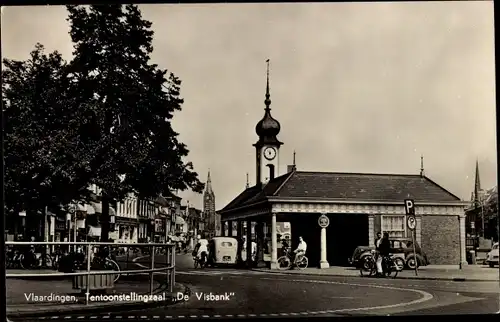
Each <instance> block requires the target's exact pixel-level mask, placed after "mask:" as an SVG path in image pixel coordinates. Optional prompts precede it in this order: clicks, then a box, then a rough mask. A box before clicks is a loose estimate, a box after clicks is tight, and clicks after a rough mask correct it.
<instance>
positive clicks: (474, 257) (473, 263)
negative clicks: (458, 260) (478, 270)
mask: <svg viewBox="0 0 500 322" xmlns="http://www.w3.org/2000/svg"><path fill="white" fill-rule="evenodd" d="M469 253H470V261H471V264H472V265H476V252H475V251H474V250H471V251H469Z"/></svg>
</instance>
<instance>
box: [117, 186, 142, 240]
mask: <svg viewBox="0 0 500 322" xmlns="http://www.w3.org/2000/svg"><path fill="white" fill-rule="evenodd" d="M138 209H139V200H138V199H137V197H136V196H135V195H134V194H132V193H131V194H128V195H127V197H126V198H125V199H124V200H123V201H122V202H118V203H116V218H115V230H114V232H113V235H114V236H113V237H115V238H113V239H114V240H115V241H116V242H118V243H137V240H138V229H139V223H138V216H137V212H138Z"/></svg>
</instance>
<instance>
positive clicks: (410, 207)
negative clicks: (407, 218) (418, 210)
mask: <svg viewBox="0 0 500 322" xmlns="http://www.w3.org/2000/svg"><path fill="white" fill-rule="evenodd" d="M405 211H406V214H407V215H415V202H414V201H413V199H405Z"/></svg>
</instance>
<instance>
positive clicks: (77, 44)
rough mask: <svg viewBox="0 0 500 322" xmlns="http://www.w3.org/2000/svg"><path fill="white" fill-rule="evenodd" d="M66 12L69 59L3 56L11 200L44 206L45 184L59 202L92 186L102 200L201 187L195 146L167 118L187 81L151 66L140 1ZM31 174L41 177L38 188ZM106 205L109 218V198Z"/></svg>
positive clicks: (179, 101) (176, 108) (73, 8)
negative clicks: (192, 160)
mask: <svg viewBox="0 0 500 322" xmlns="http://www.w3.org/2000/svg"><path fill="white" fill-rule="evenodd" d="M67 10H68V12H69V16H68V22H69V24H70V36H71V39H72V41H73V44H74V52H73V55H74V58H73V59H72V60H71V61H70V62H68V63H66V62H64V61H63V60H62V58H61V56H60V55H59V54H57V53H52V54H50V55H48V56H45V55H43V54H42V47H41V46H38V47H37V48H36V49H35V51H34V52H33V53H32V56H31V58H30V60H28V61H26V62H14V61H5V65H6V67H7V68H6V69H7V70H6V72H5V73H4V74H3V76H2V78H3V81H4V84H6V88H8V91H7V93H6V95H4V97H5V99H4V101H5V103H6V106H7V108H6V109H5V111H6V114H7V122H8V123H9V125H8V128H7V129H6V130H7V131H6V133H7V136H6V146H5V148H6V154H7V159H8V162H6V167H7V168H10V169H8V174H7V176H6V177H7V179H8V180H7V181H8V185H7V187H6V188H7V189H6V190H7V191H8V196H9V197H10V198H12V200H15V201H12V203H13V204H16V205H18V206H21V207H24V203H25V202H26V201H25V200H38V202H40V200H42V201H41V202H42V203H43V202H44V200H43V197H44V195H42V192H43V191H47V194H49V195H51V199H54V200H55V202H60V203H67V202H68V200H81V199H85V198H87V196H86V192H85V187H88V185H89V184H96V185H97V186H99V187H100V188H101V189H102V190H103V192H105V193H104V197H105V198H104V199H105V200H104V202H105V203H107V202H109V201H110V200H120V199H122V198H123V197H124V196H125V195H126V194H127V193H129V192H134V193H136V194H139V195H141V196H142V197H145V198H148V197H155V196H158V195H159V194H161V193H164V192H167V191H171V190H186V189H192V190H194V191H196V192H201V191H202V189H203V184H202V183H201V182H200V181H199V179H198V175H197V173H196V172H194V171H193V166H192V164H191V163H190V162H187V161H186V160H185V158H186V157H187V155H188V153H189V151H188V149H187V147H186V145H184V144H183V143H181V142H179V140H178V133H176V132H175V131H174V129H173V128H172V125H171V120H172V118H173V115H174V113H175V112H176V111H180V110H181V105H182V103H183V100H182V98H180V85H181V81H180V79H179V78H177V77H176V76H175V75H174V74H173V73H169V72H168V71H167V70H162V69H160V68H159V67H158V66H157V65H155V64H152V63H150V55H151V53H152V51H153V47H152V40H153V31H152V30H151V22H149V21H146V20H144V19H143V18H142V16H141V13H140V11H139V9H138V8H137V6H135V5H126V6H124V5H92V6H85V7H84V6H74V5H69V6H67ZM7 159H6V160H7ZM16 163H19V165H20V166H17V167H16ZM19 175H21V176H19ZM121 175H125V176H124V178H125V179H124V180H121V178H120V176H121ZM32 176H34V177H35V178H37V179H36V180H38V181H40V183H37V184H35V185H33V181H31V180H30V177H32ZM19 178H24V179H21V180H20V179H19ZM38 181H36V182H38ZM44 182H45V183H44ZM47 182H48V183H47ZM41 185H46V187H47V188H46V189H40V186H41ZM68 185H69V186H68ZM56 187H60V188H61V189H59V190H58V189H55V188H56ZM67 187H68V189H66V188H67ZM25 190H27V191H29V193H28V192H24V191H25ZM16 194H19V196H20V197H19V198H16V196H15V195H16ZM103 212H104V214H103V215H104V217H106V215H107V207H106V206H105V205H103ZM103 230H106V229H105V228H104V227H103ZM105 235H107V232H103V237H104V239H106V238H107V237H106V236H105Z"/></svg>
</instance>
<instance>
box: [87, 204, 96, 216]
mask: <svg viewBox="0 0 500 322" xmlns="http://www.w3.org/2000/svg"><path fill="white" fill-rule="evenodd" d="M85 208H86V210H87V215H93V214H95V209H94V207H93V206H91V205H85Z"/></svg>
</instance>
